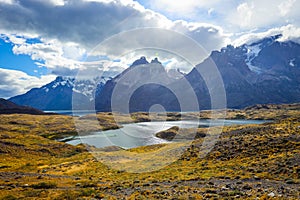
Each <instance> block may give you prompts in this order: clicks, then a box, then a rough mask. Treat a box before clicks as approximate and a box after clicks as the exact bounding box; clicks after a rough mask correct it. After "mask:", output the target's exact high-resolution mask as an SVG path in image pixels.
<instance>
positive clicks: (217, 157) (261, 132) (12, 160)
mask: <svg viewBox="0 0 300 200" xmlns="http://www.w3.org/2000/svg"><path fill="white" fill-rule="evenodd" d="M299 112H300V110H299V104H291V105H257V106H253V107H249V108H247V109H244V110H228V111H227V116H226V118H231V119H268V120H273V121H272V122H268V123H264V124H261V125H255V124H252V125H251V124H250V125H232V126H225V127H223V130H222V133H221V135H220V137H219V139H218V141H217V142H216V144H215V145H214V146H213V148H212V150H211V151H210V152H208V153H207V154H203V152H202V150H201V146H202V144H203V140H204V138H203V137H199V138H196V139H194V140H192V142H191V143H190V144H189V147H188V148H186V149H185V151H183V152H182V155H181V156H180V157H178V158H177V157H176V158H177V159H175V160H174V161H172V162H171V163H169V164H168V165H165V166H163V165H162V167H161V168H160V169H158V170H155V171H148V172H147V170H146V171H144V172H143V170H145V169H151V168H153V167H154V168H155V167H157V164H158V163H157V162H158V161H159V162H160V163H163V162H166V161H165V160H166V157H159V156H163V155H164V153H166V151H165V150H166V149H168V148H175V149H176V148H180V146H182V145H185V144H184V143H181V142H175V143H166V144H158V145H151V146H142V147H137V148H132V149H127V150H123V149H116V148H104V149H101V148H100V149H97V148H94V147H90V148H88V149H89V150H90V151H87V148H86V146H84V145H77V146H72V145H68V144H66V143H63V142H58V141H55V140H53V139H55V138H60V137H64V136H66V135H72V134H74V135H75V134H76V133H75V132H76V128H75V124H74V121H73V120H85V121H86V123H87V121H88V120H89V119H90V117H91V116H85V117H81V119H80V117H75V118H72V117H70V116H63V115H51V116H47V115H46V116H45V115H42V116H38V115H34V116H33V115H24V114H13V115H1V116H0V121H1V125H0V129H1V132H0V142H1V146H0V152H1V154H2V156H1V158H0V159H1V160H0V163H1V166H0V187H1V189H0V196H1V198H2V199H20V198H22V199H33V198H35V199H36V198H38V199H76V198H82V199H90V198H95V199H102V198H104V199H120V198H128V199H143V198H145V197H147V198H151V199H162V198H165V199H174V198H178V199H188V198H190V199H204V198H206V199H209V198H211V199H213V198H225V199H226V198H227V199H232V198H237V199H239V198H243V199H253V198H257V197H258V198H259V199H268V198H275V199H298V198H299V196H300V193H299V190H298V188H299V185H300V174H299V173H300V168H299V161H300V160H299V155H300V154H299V153H300V152H299V145H300V135H299V132H300V131H299V129H300V128H299V127H300V121H299V116H300V115H299ZM209 115H210V112H209V111H206V112H200V113H196V112H195V113H186V114H183V118H184V117H185V118H191V117H195V116H196V117H199V116H201V117H202V118H206V119H207V118H209ZM97 117H99V119H101V120H102V121H101V123H100V124H108V125H109V124H110V125H109V126H106V127H102V128H103V129H111V128H117V127H116V126H115V125H116V124H113V122H112V115H111V113H99V114H97ZM119 117H120V119H122V120H123V122H125V123H126V122H129V121H132V120H134V121H136V122H139V121H147V120H149V118H150V116H149V114H147V113H133V114H132V116H124V115H120V116H119ZM168 119H169V120H171V119H172V121H174V119H178V114H177V115H174V113H170V114H169V116H168ZM104 122H105V123H104ZM97 128H98V127H97ZM89 129H93V127H91V126H89ZM197 131H200V132H201V131H205V128H203V127H201V128H198V129H197ZM91 149H92V152H91ZM175 152H176V151H175ZM97 153H98V154H99V155H101V157H102V158H103V157H105V156H106V157H107V158H109V159H112V158H114V157H115V158H116V157H120V156H121V155H122V156H126V157H128V158H130V157H133V158H136V159H137V160H132V161H129V162H128V161H127V162H124V160H111V162H108V160H102V162H101V160H99V157H97V156H95V154H97ZM169 153H170V154H169V157H172V156H174V155H173V154H172V151H170V152H169ZM145 155H156V158H155V159H154V160H151V159H148V157H147V156H145ZM201 155H202V156H201ZM203 155H205V156H203ZM175 156H177V155H175ZM115 165H117V166H118V167H119V169H118V168H116V167H115ZM137 166H138V168H140V170H141V172H140V173H131V172H130V171H132V170H135V171H136V170H137Z"/></svg>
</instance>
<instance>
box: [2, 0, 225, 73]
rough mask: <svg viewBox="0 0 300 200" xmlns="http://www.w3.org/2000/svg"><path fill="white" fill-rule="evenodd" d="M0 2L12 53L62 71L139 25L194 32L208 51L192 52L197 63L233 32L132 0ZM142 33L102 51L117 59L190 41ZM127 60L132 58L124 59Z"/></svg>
mask: <svg viewBox="0 0 300 200" xmlns="http://www.w3.org/2000/svg"><path fill="white" fill-rule="evenodd" d="M62 2H63V3H62ZM191 2H194V3H196V1H191ZM58 4H59V5H60V6H58V7H57V5H58ZM198 4H199V3H198ZM202 5H204V4H202ZM207 5H208V4H207ZM1 7H2V8H3V10H5V12H1V13H0V23H1V24H3V25H2V27H1V28H2V29H3V30H5V31H6V32H7V33H8V35H9V38H10V41H11V42H12V43H14V44H15V46H14V48H13V51H14V53H16V54H26V55H30V56H31V58H32V59H33V60H35V61H37V63H38V64H39V65H40V66H45V67H47V68H48V69H50V70H51V71H52V72H55V73H57V74H59V75H64V74H65V73H70V70H73V71H74V70H75V71H76V70H78V69H80V67H82V65H83V63H82V62H81V61H82V60H84V56H85V55H86V54H87V53H88V52H89V50H90V49H91V48H94V47H95V46H96V45H97V44H99V43H100V42H102V41H104V42H105V41H106V40H108V39H110V37H111V36H114V35H115V34H117V33H122V32H123V31H128V30H133V29H136V28H148V27H156V28H162V29H167V30H172V31H176V32H179V33H182V34H185V35H186V36H188V37H191V38H192V39H194V40H195V41H197V42H198V43H199V44H200V45H201V46H202V47H203V48H204V49H205V51H206V53H205V54H199V55H198V56H196V55H195V56H194V57H197V61H196V60H193V62H194V61H195V63H199V62H200V61H201V60H202V59H203V58H204V57H206V56H207V55H208V54H209V52H210V51H211V50H215V49H219V48H220V47H222V46H223V45H224V44H226V43H227V42H228V41H227V38H228V36H229V35H226V34H224V33H223V30H222V28H220V27H217V26H213V25H210V24H204V23H202V24H200V23H187V22H184V21H175V22H173V21H171V20H169V19H167V18H166V17H164V16H163V15H161V14H158V13H155V12H153V11H151V10H148V9H145V8H144V7H142V6H141V5H140V4H138V3H137V2H134V1H132V0H120V1H114V0H89V1H87V0H76V1H75V0H69V1H56V0H53V1H51V2H50V3H49V2H48V3H45V2H44V1H41V0H39V1H34V0H27V1H26V2H23V1H20V2H18V3H16V4H15V5H10V6H9V5H1V4H0V9H1ZM46 12H47V15H45V13H46ZM12 13H13V14H12ZM20 32H22V33H23V32H24V33H25V34H27V35H32V34H37V36H36V37H39V38H41V40H42V43H38V44H27V43H24V40H21V39H22V38H21V37H19V36H18V38H16V37H14V35H13V34H11V33H20ZM142 34H143V35H139V37H138V39H137V37H136V36H135V35H132V36H128V35H127V36H126V37H127V38H122V39H121V40H120V39H119V40H117V41H115V42H114V44H113V45H110V46H107V47H106V48H105V49H104V51H103V52H101V53H102V54H101V55H103V56H106V55H107V56H109V57H111V58H114V59H115V58H118V57H117V56H120V55H122V54H124V53H126V52H127V51H132V50H136V48H137V47H139V48H141V47H143V46H144V47H151V46H157V47H165V48H169V49H172V50H176V48H178V49H179V50H180V49H186V51H187V52H188V50H189V46H188V44H184V43H183V42H182V41H180V40H177V39H176V38H173V40H172V38H168V35H163V34H169V32H168V31H156V32H151V33H149V32H145V31H144V32H143V33H142ZM160 34H162V35H160ZM17 40H19V41H17ZM158 43H160V44H158ZM178 43H179V44H178ZM191 54H192V53H191ZM146 56H150V57H151V56H153V55H150V54H146ZM135 59H136V57H135ZM125 62H128V60H127V61H124V62H123V63H125Z"/></svg>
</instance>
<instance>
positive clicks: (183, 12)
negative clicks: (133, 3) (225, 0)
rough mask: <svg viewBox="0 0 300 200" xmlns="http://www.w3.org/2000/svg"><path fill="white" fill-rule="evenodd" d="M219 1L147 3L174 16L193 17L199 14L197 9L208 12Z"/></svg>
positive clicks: (167, 0)
mask: <svg viewBox="0 0 300 200" xmlns="http://www.w3.org/2000/svg"><path fill="white" fill-rule="evenodd" d="M221 2H222V1H221V0H210V1H199V0H185V1H182V0H172V1H171V0H150V1H148V4H149V6H150V8H151V9H154V10H157V11H159V12H162V13H166V14H168V15H170V16H174V17H175V18H178V17H181V18H193V17H196V16H197V15H198V14H199V10H207V13H209V12H211V11H212V9H213V7H214V6H216V5H217V4H220V3H221Z"/></svg>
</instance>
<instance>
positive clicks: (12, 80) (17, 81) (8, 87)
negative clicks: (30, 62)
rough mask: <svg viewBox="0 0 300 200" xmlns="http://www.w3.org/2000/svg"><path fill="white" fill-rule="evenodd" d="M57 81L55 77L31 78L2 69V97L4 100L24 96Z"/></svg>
mask: <svg viewBox="0 0 300 200" xmlns="http://www.w3.org/2000/svg"><path fill="white" fill-rule="evenodd" d="M54 79H55V76H54V75H46V76H41V77H40V78H38V77H35V76H29V75H28V74H26V73H24V72H21V71H17V70H8V69H2V68H0V95H1V97H2V98H9V97H11V96H15V95H19V94H23V93H25V92H27V91H28V90H30V89H31V88H34V87H41V86H42V85H45V84H46V83H49V82H51V81H53V80H54Z"/></svg>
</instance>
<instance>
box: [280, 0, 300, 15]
mask: <svg viewBox="0 0 300 200" xmlns="http://www.w3.org/2000/svg"><path fill="white" fill-rule="evenodd" d="M295 2H296V0H286V1H284V2H281V3H280V4H279V5H278V8H279V11H280V14H281V15H282V16H286V15H287V14H288V13H289V12H290V11H291V9H292V7H293V5H294V3H295Z"/></svg>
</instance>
